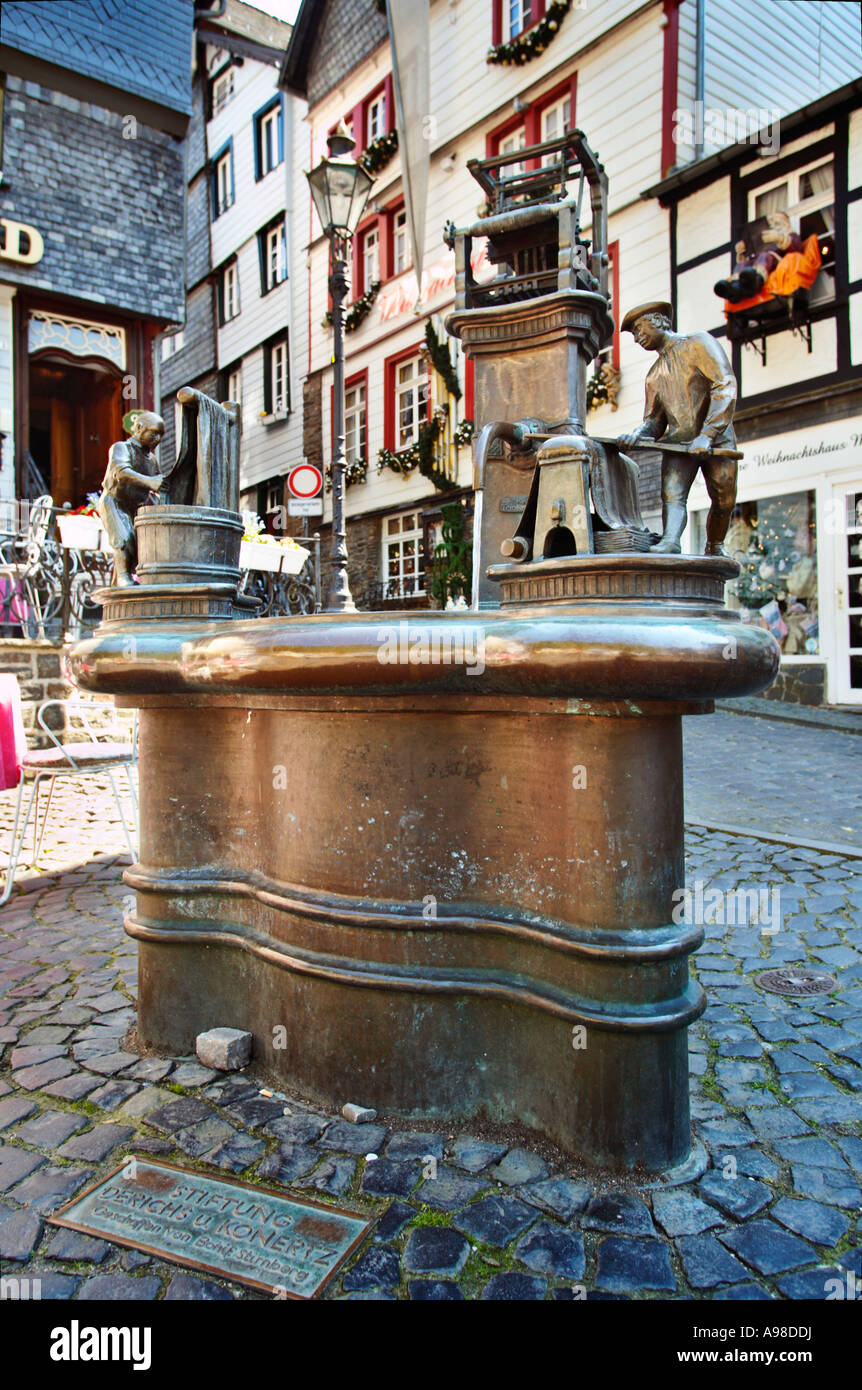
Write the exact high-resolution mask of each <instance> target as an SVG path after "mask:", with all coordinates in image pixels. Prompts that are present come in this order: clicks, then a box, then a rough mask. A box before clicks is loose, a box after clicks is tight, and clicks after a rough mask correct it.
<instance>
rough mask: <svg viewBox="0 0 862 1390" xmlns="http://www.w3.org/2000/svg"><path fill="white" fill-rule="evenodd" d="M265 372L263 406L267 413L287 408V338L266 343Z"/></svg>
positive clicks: (288, 401)
mask: <svg viewBox="0 0 862 1390" xmlns="http://www.w3.org/2000/svg"><path fill="white" fill-rule="evenodd" d="M264 361H265V368H266V374H265V379H264V406H265V408H266V413H267V414H268V415H274V414H275V413H276V412H277V411H282V410H285V411H286V410H287V409H288V408H289V405H290V398H289V390H290V383H289V380H288V367H287V339H286V338H276V339H274V340H273V341H272V342H271V343H267V345H266V348H265V351H264Z"/></svg>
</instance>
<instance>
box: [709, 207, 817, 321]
mask: <svg viewBox="0 0 862 1390" xmlns="http://www.w3.org/2000/svg"><path fill="white" fill-rule="evenodd" d="M766 221H767V224H768V225H767V226H766V227H762V226H758V225H757V224H754V225H753V226H752V227H750V228H748V229H747V232H748V239H747V240H739V241H738V242H737V243H736V248H735V249H736V265H735V267H734V271H733V274H732V275H729V276H728V277H727V278H726V279H724V280H719V281H718V282H717V283H716V285H715V287H714V288H715V293H716V294H717V295H720V296H721V298H722V299H724V301H725V311H726V312H727V313H729V314H732V313H736V312H738V311H739V310H740V309H748V308H752V307H754V305H756V304H764V303H766V302H767V301H769V300H770V299H776V298H777V299H788V300H792V301H793V304H794V308H799V307H801V301H804V300H806V299H807V291H808V290H809V289H810V288H811V286H812V285H813V284H814V281H815V280H816V279H817V272H818V271H819V269H820V263H821V256H820V245H819V242H818V239H817V236H816V234H814V235H812V236H809V237H807V238H806V240H805V241H803V240H802V237H800V236H799V234H798V233H797V232H794V230H793V228H792V226H791V223H790V218H789V216H788V214H787V213H786V212H782V211H776V212H770V213H769V214H768V215H767V219H766Z"/></svg>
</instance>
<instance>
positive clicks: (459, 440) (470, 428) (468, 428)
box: [452, 420, 476, 449]
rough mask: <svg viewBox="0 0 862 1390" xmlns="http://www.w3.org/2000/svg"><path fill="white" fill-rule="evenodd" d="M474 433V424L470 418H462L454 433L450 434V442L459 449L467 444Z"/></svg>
mask: <svg viewBox="0 0 862 1390" xmlns="http://www.w3.org/2000/svg"><path fill="white" fill-rule="evenodd" d="M475 433H476V426H475V425H474V424H473V421H472V420H462V421H461V423H460V425H459V426H458V428H457V429H456V430H455V433H454V434H453V435H452V443H453V444H455V445H457V447H458V448H459V449H461V448H463V446H464V445H465V444H469V443H470V440H471V439H472V438H473V435H474V434H475Z"/></svg>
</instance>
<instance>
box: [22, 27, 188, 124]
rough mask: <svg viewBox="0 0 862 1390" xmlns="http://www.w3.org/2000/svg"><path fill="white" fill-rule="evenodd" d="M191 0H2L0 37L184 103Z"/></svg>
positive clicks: (158, 98) (75, 68)
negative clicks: (0, 33) (0, 32)
mask: <svg viewBox="0 0 862 1390" xmlns="http://www.w3.org/2000/svg"><path fill="white" fill-rule="evenodd" d="M193 21H194V5H193V0H26V3H24V2H23V0H4V3H3V25H2V41H3V44H4V45H5V46H6V47H8V48H12V49H16V50H18V51H19V52H20V53H26V54H29V55H30V56H31V57H33V58H39V59H41V60H42V61H43V62H47V63H53V64H56V65H57V66H61V67H63V68H66V69H69V70H71V71H72V72H77V73H80V74H82V75H83V76H85V77H92V78H94V79H95V80H97V81H99V82H104V83H107V84H108V85H109V86H112V87H119V88H120V89H122V90H123V91H125V92H133V93H135V94H136V95H138V96H141V97H145V98H146V99H147V100H149V101H153V102H155V103H156V104H157V105H160V106H165V107H168V108H169V109H170V110H172V111H178V112H181V113H183V114H184V115H187V114H189V113H190V111H191V82H190V76H189V74H190V67H191V43H192V26H193Z"/></svg>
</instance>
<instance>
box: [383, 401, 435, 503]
mask: <svg viewBox="0 0 862 1390" xmlns="http://www.w3.org/2000/svg"><path fill="white" fill-rule="evenodd" d="M439 435H440V421H439V419H438V417H437V416H436V415H435V417H434V418H433V420H429V421H428V422H427V424H424V425H420V426H419V438H418V439H417V440H416V443H415V444H411V445H410V446H409V447H408V448H407V449H402V450H401V452H400V453H399V454H394V453H393V452H392V450H391V449H381V450H380V452H379V454H378V455H377V472H378V473H382V472H383V469H384V468H391V469H392V472H393V473H400V474H401V476H402V477H403V478H406V477H407V475H408V474H409V473H412V472H413V470H414V469H415V468H418V469H419V472H420V473H421V474H422V476H423V478H427V479H428V481H429V482H431V483H433V484H434V486H435V488H436V489H437V491H438V492H450V491H451V489H452V479H451V478H450V477H449V475H448V473H445V472H444V470H443V469H442V468H438V467H437V465H436V463H435V462H434V445H435V444H436V443H437V440H438V438H439Z"/></svg>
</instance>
